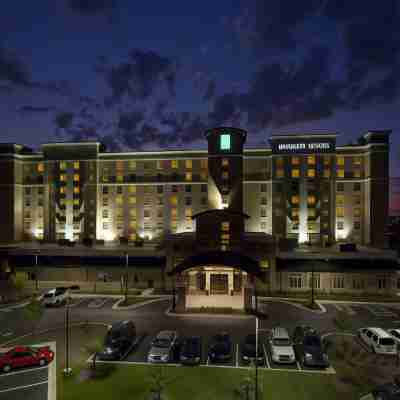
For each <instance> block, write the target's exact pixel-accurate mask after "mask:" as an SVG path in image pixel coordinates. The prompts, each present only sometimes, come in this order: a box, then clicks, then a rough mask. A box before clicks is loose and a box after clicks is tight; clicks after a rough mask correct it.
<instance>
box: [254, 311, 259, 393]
mask: <svg viewBox="0 0 400 400" xmlns="http://www.w3.org/2000/svg"><path fill="white" fill-rule="evenodd" d="M254 400H258V316H257V315H256V389H255V393H254Z"/></svg>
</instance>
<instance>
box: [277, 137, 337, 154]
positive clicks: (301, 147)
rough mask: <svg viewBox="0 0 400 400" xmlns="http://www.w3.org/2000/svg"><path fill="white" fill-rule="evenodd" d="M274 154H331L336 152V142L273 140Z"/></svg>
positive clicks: (327, 140)
mask: <svg viewBox="0 0 400 400" xmlns="http://www.w3.org/2000/svg"><path fill="white" fill-rule="evenodd" d="M271 145H272V151H273V152H274V153H303V154H304V153H331V152H334V151H335V140H334V139H333V140H329V139H322V140H307V139H306V140H299V139H297V140H281V139H280V140H271Z"/></svg>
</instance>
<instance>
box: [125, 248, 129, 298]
mask: <svg viewBox="0 0 400 400" xmlns="http://www.w3.org/2000/svg"><path fill="white" fill-rule="evenodd" d="M128 265H129V255H128V252H126V253H125V303H126V302H127V301H128Z"/></svg>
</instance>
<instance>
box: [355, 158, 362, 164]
mask: <svg viewBox="0 0 400 400" xmlns="http://www.w3.org/2000/svg"><path fill="white" fill-rule="evenodd" d="M353 164H354V165H361V157H353Z"/></svg>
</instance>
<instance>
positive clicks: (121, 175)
mask: <svg viewBox="0 0 400 400" xmlns="http://www.w3.org/2000/svg"><path fill="white" fill-rule="evenodd" d="M123 181H124V175H123V174H121V173H118V174H117V182H119V183H122V182H123Z"/></svg>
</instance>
